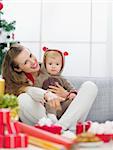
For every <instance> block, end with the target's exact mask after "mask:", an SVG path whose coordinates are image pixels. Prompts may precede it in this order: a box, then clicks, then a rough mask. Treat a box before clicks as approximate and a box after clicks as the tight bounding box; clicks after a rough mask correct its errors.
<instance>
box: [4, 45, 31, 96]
mask: <svg viewBox="0 0 113 150" xmlns="http://www.w3.org/2000/svg"><path fill="white" fill-rule="evenodd" d="M23 49H24V47H23V46H22V45H20V44H15V45H12V46H11V47H10V49H9V50H8V51H7V53H6V54H5V56H4V59H3V63H2V77H3V78H4V79H5V93H9V94H15V95H19V94H20V93H22V92H24V90H22V89H24V87H26V86H27V85H29V84H28V81H27V79H26V76H25V74H24V72H17V71H15V69H14V68H17V69H18V68H19V66H18V65H17V64H16V63H15V62H14V59H15V58H16V57H17V56H18V55H19V54H20V53H21V52H22V50H23Z"/></svg>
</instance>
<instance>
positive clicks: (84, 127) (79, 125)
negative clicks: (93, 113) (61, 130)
mask: <svg viewBox="0 0 113 150" xmlns="http://www.w3.org/2000/svg"><path fill="white" fill-rule="evenodd" d="M90 126H91V122H90V121H87V122H84V123H82V122H78V123H77V125H76V134H80V133H83V132H86V131H88V129H89V128H90Z"/></svg>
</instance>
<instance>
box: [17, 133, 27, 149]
mask: <svg viewBox="0 0 113 150" xmlns="http://www.w3.org/2000/svg"><path fill="white" fill-rule="evenodd" d="M16 146H17V147H27V146H28V136H27V135H26V134H23V133H19V134H18V138H17V141H16Z"/></svg>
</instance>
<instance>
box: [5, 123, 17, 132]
mask: <svg viewBox="0 0 113 150" xmlns="http://www.w3.org/2000/svg"><path fill="white" fill-rule="evenodd" d="M6 127H7V130H8V133H9V134H17V133H18V131H17V128H16V126H15V123H13V122H9V123H8V124H7V125H6Z"/></svg>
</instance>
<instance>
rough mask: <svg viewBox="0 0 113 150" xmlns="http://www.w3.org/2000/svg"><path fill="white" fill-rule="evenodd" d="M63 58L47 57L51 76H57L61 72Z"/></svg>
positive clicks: (47, 66) (47, 65)
mask: <svg viewBox="0 0 113 150" xmlns="http://www.w3.org/2000/svg"><path fill="white" fill-rule="evenodd" d="M61 67H62V57H61V56H56V57H47V58H46V69H47V72H48V73H49V74H51V75H57V74H58V73H59V72H60V71H61Z"/></svg>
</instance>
